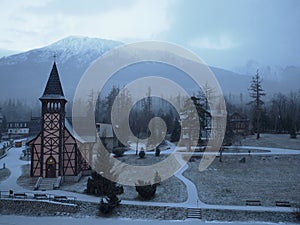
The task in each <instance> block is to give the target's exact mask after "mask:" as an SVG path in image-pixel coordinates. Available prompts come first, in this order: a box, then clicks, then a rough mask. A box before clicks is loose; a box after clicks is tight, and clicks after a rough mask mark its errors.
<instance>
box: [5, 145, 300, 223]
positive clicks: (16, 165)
mask: <svg viewBox="0 0 300 225" xmlns="http://www.w3.org/2000/svg"><path fill="white" fill-rule="evenodd" d="M24 148H25V147H21V148H15V147H13V148H11V149H10V150H9V151H8V154H7V156H6V157H4V158H2V159H0V165H1V164H3V163H5V164H6V167H7V168H8V169H9V170H10V171H11V175H10V176H9V178H8V179H6V180H5V181H2V182H0V190H1V191H7V190H10V189H12V190H14V191H18V192H28V190H26V189H24V188H22V187H20V186H19V185H18V184H17V183H16V181H17V179H18V177H19V176H20V175H21V166H22V165H24V164H28V163H29V162H27V161H22V160H20V159H19V157H20V155H21V154H22V150H23V149H24ZM245 148H256V149H259V150H266V148H258V147H251V146H250V147H245ZM174 149H175V145H173V144H170V149H168V150H165V151H162V154H170V153H171V152H173V151H174ZM131 151H132V152H131V154H133V153H134V154H135V151H134V150H131ZM284 153H286V154H300V150H286V149H276V148H268V152H264V153H261V154H266V155H267V154H271V155H272V154H274V155H277V154H284ZM153 154H154V153H153ZM197 154H203V153H197ZM227 154H228V155H230V154H232V155H235V153H230V152H228V153H227ZM247 154H248V153H247ZM251 154H252V153H251ZM253 154H254V153H253ZM187 168H188V165H187V164H186V165H185V166H184V167H183V168H181V170H179V171H178V173H177V174H176V175H175V176H176V177H177V178H179V179H180V180H181V181H182V182H183V183H184V184H185V185H186V187H187V192H188V199H187V201H186V202H183V203H170V202H142V201H125V200H124V201H122V204H129V205H145V206H170V207H174V206H175V207H197V206H200V207H201V208H210V209H230V210H250V211H271V212H291V211H292V209H291V208H286V207H263V206H234V205H208V204H205V203H204V202H201V201H199V200H198V193H197V188H196V186H195V185H194V183H192V182H191V181H190V180H189V179H187V178H186V177H184V176H183V175H182V173H183V172H184V171H185V170H186V169H187ZM48 193H50V194H54V195H66V196H74V197H76V198H77V200H81V201H87V202H95V203H98V202H99V198H97V197H94V196H89V195H84V194H79V193H73V192H72V193H71V192H68V191H63V190H51V191H48ZM11 218H12V216H1V219H0V225H1V224H12V225H13V224H16V225H17V224H33V225H34V224H47V223H45V222H46V221H52V222H51V224H53V223H54V222H55V221H58V220H59V221H60V223H65V224H66V225H67V224H74V225H75V224H82V223H85V222H87V223H88V224H94V223H95V224H96V223H97V224H98V223H99V222H101V221H103V222H104V221H106V220H107V221H108V220H109V219H101V218H92V217H88V218H80V219H79V218H77V219H74V218H68V217H63V218H59V217H49V220H48V218H47V219H45V218H36V217H22V216H13V218H14V219H13V220H12V219H11ZM25 221H27V222H25ZM41 221H42V222H41ZM62 221H64V222H62ZM84 221H85V222H84ZM111 221H112V222H113V224H119V222H120V224H125V225H126V224H128V223H130V224H132V223H140V222H141V221H139V220H125V219H124V220H123V219H121V220H120V219H118V220H114V219H112V220H111ZM145 223H148V224H152V223H153V221H145ZM155 223H156V224H162V223H165V221H155ZM172 223H173V224H184V223H188V224H196V223H197V224H199V225H200V224H227V223H223V222H222V223H219V222H199V220H197V221H193V220H189V221H172ZM49 224H50V222H49ZM232 224H262V223H251V222H250V223H232ZM265 224H272V223H265Z"/></svg>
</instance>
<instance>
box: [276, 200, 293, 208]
mask: <svg viewBox="0 0 300 225" xmlns="http://www.w3.org/2000/svg"><path fill="white" fill-rule="evenodd" d="M275 204H276V206H279V207H291V203H290V202H288V201H275Z"/></svg>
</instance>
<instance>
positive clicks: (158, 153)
mask: <svg viewBox="0 0 300 225" xmlns="http://www.w3.org/2000/svg"><path fill="white" fill-rule="evenodd" d="M159 155H160V149H159V148H158V147H156V149H155V156H159Z"/></svg>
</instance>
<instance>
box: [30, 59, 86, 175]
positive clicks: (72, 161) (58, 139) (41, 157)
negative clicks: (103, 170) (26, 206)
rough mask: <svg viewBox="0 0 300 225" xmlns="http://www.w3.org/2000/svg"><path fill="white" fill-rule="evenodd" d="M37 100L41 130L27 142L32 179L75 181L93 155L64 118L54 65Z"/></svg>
mask: <svg viewBox="0 0 300 225" xmlns="http://www.w3.org/2000/svg"><path fill="white" fill-rule="evenodd" d="M39 100H40V101H41V104H42V110H41V130H40V132H39V134H38V135H37V136H36V137H35V138H33V139H32V140H30V141H29V142H28V143H27V144H28V146H29V148H30V151H31V176H32V177H42V178H58V177H62V179H63V180H69V181H78V180H79V179H80V177H81V176H82V172H83V171H84V170H88V169H89V168H90V167H89V165H88V163H87V161H89V160H87V159H88V158H89V157H92V156H91V152H90V148H89V143H87V142H86V141H84V140H83V139H81V138H80V137H78V135H76V133H75V132H74V131H73V128H72V126H71V124H70V123H69V121H68V120H67V119H66V113H65V107H66V104H67V100H66V98H65V96H64V92H63V88H62V85H61V82H60V77H59V73H58V70H57V67H56V63H55V62H54V64H53V67H52V70H51V73H50V76H49V79H48V82H47V84H46V87H45V90H44V92H43V95H42V97H40V99H39ZM79 148H81V151H80V150H79ZM83 149H86V150H85V151H86V153H85V152H84V151H83ZM83 154H86V155H83Z"/></svg>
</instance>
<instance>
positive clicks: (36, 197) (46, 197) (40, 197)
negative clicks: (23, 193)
mask: <svg viewBox="0 0 300 225" xmlns="http://www.w3.org/2000/svg"><path fill="white" fill-rule="evenodd" d="M33 197H34V198H35V199H38V200H40V199H48V196H47V195H46V194H34V196H33Z"/></svg>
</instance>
